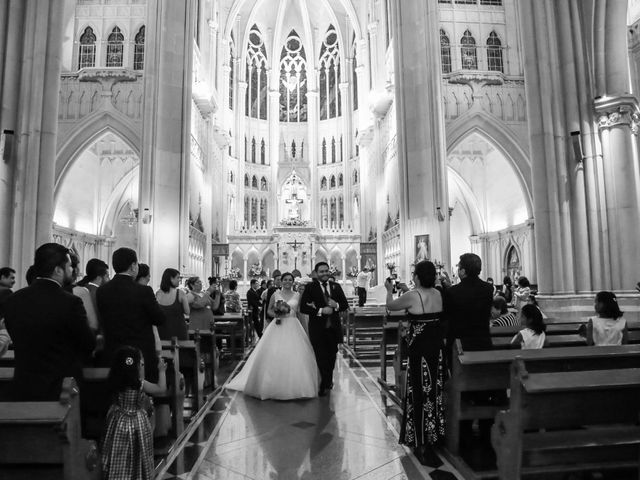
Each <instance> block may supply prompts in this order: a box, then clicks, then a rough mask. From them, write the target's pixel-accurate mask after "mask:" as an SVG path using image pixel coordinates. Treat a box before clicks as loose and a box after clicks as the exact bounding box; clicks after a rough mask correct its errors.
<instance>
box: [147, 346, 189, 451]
mask: <svg viewBox="0 0 640 480" xmlns="http://www.w3.org/2000/svg"><path fill="white" fill-rule="evenodd" d="M161 356H162V358H163V359H164V361H165V362H167V372H166V375H167V394H166V395H160V396H154V397H153V401H154V403H156V404H160V405H169V408H170V409H171V428H172V430H173V434H174V436H175V437H176V438H178V437H179V436H180V435H181V434H182V432H183V431H184V412H183V407H184V376H183V375H182V374H181V373H180V351H179V349H178V348H177V346H175V345H171V347H170V349H169V350H162V353H161Z"/></svg>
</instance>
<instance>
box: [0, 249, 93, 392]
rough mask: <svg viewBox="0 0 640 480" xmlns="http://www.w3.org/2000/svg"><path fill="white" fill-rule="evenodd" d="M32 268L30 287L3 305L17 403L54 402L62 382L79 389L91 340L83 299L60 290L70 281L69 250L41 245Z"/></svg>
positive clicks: (90, 350) (14, 295)
mask: <svg viewBox="0 0 640 480" xmlns="http://www.w3.org/2000/svg"><path fill="white" fill-rule="evenodd" d="M34 268H35V271H36V275H37V278H36V280H35V281H34V282H33V284H32V285H30V286H28V287H26V288H23V289H22V290H19V291H17V292H16V293H14V294H13V295H11V296H10V297H9V298H8V299H7V301H6V302H5V321H6V325H7V329H8V331H9V335H11V339H12V340H13V345H14V350H15V370H14V376H13V391H12V393H13V396H14V398H15V400H17V401H27V400H28V401H49V400H58V398H59V397H60V391H61V390H62V380H63V379H64V377H74V378H75V379H76V381H77V382H78V383H79V384H80V385H82V366H83V363H84V362H85V361H86V360H87V359H88V358H89V357H90V355H91V352H92V351H93V349H94V348H95V337H94V335H93V333H92V332H91V330H90V329H89V325H88V324H87V313H86V312H85V309H84V306H83V305H82V300H80V299H79V298H78V297H76V296H75V295H72V294H71V293H69V292H66V291H65V290H63V288H62V287H63V286H64V285H67V284H69V283H70V282H71V278H72V271H71V258H70V256H69V249H68V248H66V247H64V246H62V245H59V244H57V243H45V244H44V245H42V246H40V247H39V248H38V249H37V250H36V253H35V259H34ZM81 388H82V387H81Z"/></svg>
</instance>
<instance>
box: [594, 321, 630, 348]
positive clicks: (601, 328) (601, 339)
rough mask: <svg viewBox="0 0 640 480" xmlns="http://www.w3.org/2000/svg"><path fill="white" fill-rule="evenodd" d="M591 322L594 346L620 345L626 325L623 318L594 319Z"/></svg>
mask: <svg viewBox="0 0 640 480" xmlns="http://www.w3.org/2000/svg"><path fill="white" fill-rule="evenodd" d="M591 322H592V323H593V344H594V345H597V346H603V345H622V334H623V332H624V328H625V327H626V325H627V321H626V320H625V319H624V318H622V317H620V318H600V317H594V318H592V319H591Z"/></svg>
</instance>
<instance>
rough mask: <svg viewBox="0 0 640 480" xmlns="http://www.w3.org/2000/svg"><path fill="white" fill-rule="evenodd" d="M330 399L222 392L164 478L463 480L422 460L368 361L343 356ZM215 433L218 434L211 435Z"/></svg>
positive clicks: (199, 479) (205, 479)
mask: <svg viewBox="0 0 640 480" xmlns="http://www.w3.org/2000/svg"><path fill="white" fill-rule="evenodd" d="M334 384H335V387H334V389H333V390H332V392H331V393H330V394H329V395H328V396H326V397H322V398H316V399H311V400H301V401H288V402H281V401H269V400H267V401H260V400H257V399H254V398H252V397H249V396H245V395H243V394H242V393H237V392H231V391H228V392H227V391H224V390H223V391H222V392H220V394H219V396H218V397H217V398H216V399H215V400H214V401H213V402H212V403H211V406H210V410H209V411H208V412H206V414H205V415H204V416H201V417H200V418H199V419H198V421H199V422H200V424H199V425H198V428H197V429H195V432H196V433H195V434H194V435H193V436H192V437H191V438H190V439H189V442H188V443H187V444H186V446H185V448H184V452H183V454H181V455H180V458H178V459H177V466H174V467H173V468H172V469H169V470H168V471H167V472H166V473H165V474H164V475H162V477H161V478H164V479H175V478H179V479H195V480H210V479H211V480H213V479H216V480H241V479H256V480H262V479H265V480H267V479H268V480H271V479H274V480H289V479H303V480H325V479H326V480H352V479H353V480H355V479H363V480H365V479H367V480H387V479H429V478H433V479H437V480H447V479H451V480H453V479H455V478H462V477H461V476H459V475H458V474H456V473H455V472H454V470H453V468H452V467H451V466H450V465H449V464H447V463H446V461H445V464H444V465H443V466H442V467H440V468H439V469H437V470H434V469H432V468H428V467H424V466H422V465H420V464H419V463H418V462H417V460H416V459H415V457H413V455H411V454H410V453H409V450H407V449H406V448H405V447H403V446H401V445H399V444H398V442H397V438H398V432H397V412H396V415H389V413H390V412H389V411H388V410H389V407H388V404H387V400H386V399H385V398H384V394H383V393H382V392H380V390H379V389H377V388H376V387H375V385H374V384H372V382H371V378H370V376H369V375H368V373H367V372H366V371H364V369H363V368H362V367H359V366H358V365H355V364H353V363H351V364H350V362H349V361H348V359H346V358H344V357H342V355H339V357H338V362H337V366H336V372H335V374H334ZM209 432H210V433H209Z"/></svg>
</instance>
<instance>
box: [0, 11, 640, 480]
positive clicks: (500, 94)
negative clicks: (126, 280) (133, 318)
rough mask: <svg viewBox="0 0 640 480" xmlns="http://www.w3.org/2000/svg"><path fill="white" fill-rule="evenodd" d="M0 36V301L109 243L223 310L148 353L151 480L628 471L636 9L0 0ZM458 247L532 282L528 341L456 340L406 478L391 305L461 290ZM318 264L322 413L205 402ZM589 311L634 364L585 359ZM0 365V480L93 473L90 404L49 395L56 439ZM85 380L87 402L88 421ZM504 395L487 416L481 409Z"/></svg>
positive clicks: (639, 313)
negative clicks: (412, 292) (616, 331)
mask: <svg viewBox="0 0 640 480" xmlns="http://www.w3.org/2000/svg"><path fill="white" fill-rule="evenodd" d="M0 29H1V30H0V31H1V32H2V34H1V35H0V53H1V57H0V58H1V60H2V61H1V62H0V78H1V83H0V97H1V102H2V104H1V111H0V156H1V157H2V161H0V212H1V213H0V222H1V223H0V259H1V261H0V267H10V268H11V269H12V270H13V271H14V273H15V285H13V284H11V287H12V290H13V292H16V291H18V290H19V289H22V288H24V287H27V279H26V277H25V274H26V272H27V270H28V269H29V267H30V266H31V265H32V264H33V263H34V252H35V251H36V249H37V248H38V247H39V246H40V245H43V244H46V243H49V242H54V243H57V244H61V245H63V246H65V247H66V248H68V249H69V251H70V252H71V253H73V254H74V255H75V256H76V257H77V263H78V272H77V273H78V278H82V277H83V276H84V275H85V274H86V273H87V272H86V271H85V266H86V265H87V262H88V261H89V260H90V259H92V258H97V259H101V260H102V261H104V262H106V263H107V264H109V268H110V274H111V276H112V277H113V275H114V273H115V272H114V270H113V268H112V256H113V254H114V252H115V251H117V250H118V249H121V248H123V247H125V248H130V249H133V250H135V252H137V259H138V261H139V262H140V263H141V264H142V263H144V264H147V265H148V266H149V268H150V275H151V280H150V283H149V286H150V287H152V288H153V290H154V292H155V291H156V290H157V289H158V288H159V287H160V286H161V277H162V278H164V277H163V276H162V275H161V272H163V271H164V270H165V269H167V268H173V269H176V270H177V271H179V277H180V283H181V286H180V287H178V288H182V287H183V286H184V282H185V281H186V280H187V279H189V278H193V277H198V278H199V279H202V281H205V280H206V279H207V278H210V277H211V278H212V279H213V280H214V282H215V283H216V284H218V285H220V288H222V289H223V290H226V289H228V288H229V286H230V284H235V285H237V292H239V295H240V298H241V299H242V310H241V311H239V312H237V313H230V312H227V313H226V314H224V315H222V314H220V315H218V314H216V313H214V315H212V320H211V323H210V324H209V323H206V324H204V323H203V324H202V325H200V326H197V327H196V326H194V324H193V322H192V324H191V325H190V326H189V328H190V330H189V334H190V337H189V340H184V342H187V343H188V344H187V343H185V344H184V345H182V344H178V343H175V342H171V341H168V342H166V344H163V346H162V355H161V357H163V358H164V359H165V362H166V365H167V384H168V387H167V391H170V393H168V394H167V395H165V396H164V397H162V399H160V398H158V399H157V400H156V415H157V416H158V417H159V416H160V415H161V413H160V412H161V411H162V412H164V413H165V414H166V415H167V416H168V417H169V418H168V419H166V420H167V421H166V423H167V424H168V425H169V428H168V429H165V430H166V431H165V432H163V431H162V428H159V427H158V425H159V423H158V422H159V421H158V418H156V427H155V428H156V431H155V432H154V439H153V450H154V457H153V459H154V470H153V478H155V479H158V480H165V479H167V480H168V479H182V480H185V479H200V480H205V479H207V480H208V479H234V480H235V479H265V480H266V479H283V480H284V479H304V480H312V479H318V480H320V479H323V480H324V479H327V480H328V479H344V480H350V479H353V480H355V479H362V480H368V479H370V480H376V479H389V480H390V479H430V478H431V479H434V480H446V479H485V478H486V479H489V478H495V479H498V478H499V479H501V480H504V479H509V480H511V479H519V478H524V477H526V478H533V479H552V480H555V479H558V480H564V479H596V478H598V479H606V480H608V479H627V478H637V472H638V468H640V467H639V463H638V458H640V457H639V456H638V448H640V430H639V429H638V426H637V420H638V418H639V417H638V414H640V407H638V405H640V403H639V400H640V370H635V368H634V367H636V366H637V361H636V360H637V359H638V358H640V348H639V347H640V345H638V344H640V293H639V292H640V273H639V272H637V271H636V267H637V266H638V265H639V264H640V152H639V146H640V144H639V143H638V128H639V126H640V93H639V92H640V0H5V1H4V2H2V3H1V4H0ZM85 188H86V190H85ZM466 253H473V254H475V255H477V256H479V257H480V259H481V261H482V269H481V273H480V278H481V279H482V280H487V279H492V283H493V284H494V285H495V286H494V294H495V295H498V293H496V292H501V291H502V290H503V289H504V288H506V284H507V283H509V284H510V283H513V285H514V286H515V287H517V286H518V282H519V280H520V279H524V280H525V281H526V283H527V285H529V287H528V288H529V291H530V292H531V299H532V302H533V303H534V304H535V305H536V306H537V308H538V309H539V311H540V312H541V313H542V316H543V317H544V319H545V323H546V343H545V348H543V349H541V350H540V351H538V352H535V355H530V356H529V355H528V353H530V352H527V354H526V355H524V352H525V351H524V350H522V351H521V350H518V349H514V348H509V347H510V345H511V342H510V340H511V337H513V335H514V334H517V333H518V331H519V327H518V328H515V326H512V325H509V326H497V327H492V330H491V331H492V333H491V335H492V338H493V340H494V343H493V347H494V349H493V350H489V351H483V352H474V351H466V350H464V351H463V349H462V346H460V345H457V344H456V345H453V346H451V345H449V346H448V347H449V348H453V358H452V359H449V364H448V365H446V370H447V375H446V376H447V379H446V380H445V383H444V387H443V388H444V389H445V405H444V411H445V419H446V427H444V428H446V433H445V434H444V436H443V440H442V442H441V443H438V445H437V447H436V449H435V452H436V458H435V459H431V460H432V461H430V462H423V461H422V459H421V458H418V457H417V456H416V455H415V453H414V452H413V451H412V449H411V448H410V446H407V445H404V444H400V443H399V442H398V436H399V435H400V431H401V429H403V428H404V427H403V426H404V423H403V411H404V409H405V408H406V402H407V399H406V394H405V388H406V385H407V382H408V381H409V380H408V376H407V371H406V370H407V369H408V367H407V363H408V361H407V355H408V354H407V348H409V347H408V346H407V345H408V344H407V340H406V338H405V335H406V332H404V331H403V327H402V325H403V319H404V317H403V316H402V313H403V312H400V313H399V314H396V313H392V312H390V311H389V310H387V309H386V308H385V305H386V304H388V303H389V300H388V297H387V291H386V290H385V286H386V284H387V283H388V282H387V281H388V279H390V278H392V279H394V281H395V282H397V283H398V284H402V285H405V284H410V283H413V280H412V278H414V273H415V272H414V269H415V266H416V265H417V264H418V263H419V262H420V261H423V260H428V261H430V262H432V263H433V265H434V266H435V269H436V272H437V276H438V278H441V277H442V276H444V277H446V279H447V282H450V283H451V284H453V285H455V284H458V283H461V281H462V280H463V277H461V276H460V275H459V273H458V272H459V268H460V262H459V259H460V257H461V255H463V254H466ZM319 262H320V263H322V262H326V264H327V265H328V266H329V269H330V273H331V276H332V279H333V280H332V281H333V282H334V283H335V284H337V285H340V286H341V288H342V289H343V290H344V293H345V295H346V297H347V299H348V301H349V305H350V307H349V310H348V311H344V312H342V320H341V321H342V326H343V329H344V337H343V338H341V340H340V341H341V342H342V343H341V345H340V347H339V351H338V358H337V360H336V366H335V373H334V377H333V378H334V380H333V382H334V383H335V387H334V388H333V389H332V391H331V393H330V395H328V396H327V397H319V398H314V399H310V400H304V401H288V402H284V401H274V400H264V401H262V400H259V399H256V398H253V397H251V396H248V395H243V393H242V392H236V391H230V390H227V389H225V385H226V383H227V382H228V381H229V380H230V379H231V378H233V376H234V375H236V374H237V373H238V372H239V371H240V370H241V369H242V367H243V365H244V364H245V362H246V361H247V358H248V356H250V354H251V352H252V350H254V349H255V348H257V345H259V344H260V341H261V340H260V339H259V337H258V335H257V334H256V333H255V332H254V330H253V327H252V324H251V318H253V317H252V316H251V315H252V313H251V311H250V310H251V307H250V305H247V301H246V300H245V299H246V298H247V292H249V291H250V290H251V289H252V288H253V286H252V283H251V282H252V280H253V279H257V280H258V282H261V281H265V280H269V279H271V278H273V277H274V276H275V275H277V274H282V273H284V272H290V273H292V274H293V277H294V279H295V281H296V285H297V284H298V282H300V283H302V284H305V283H307V282H308V283H311V282H313V280H312V277H313V272H314V269H315V266H316V264H318V263H319ZM362 272H368V277H367V279H366V282H367V283H366V287H361V285H360V283H359V282H360V280H359V279H360V276H359V275H360V274H361V273H362ZM2 275H4V274H3V273H2V271H0V276H2ZM525 277H526V278H525ZM218 282H219V283H218ZM308 283H307V285H308ZM205 286H206V281H205ZM410 286H411V285H410ZM515 287H514V288H515ZM307 288H308V287H307ZM360 288H364V289H365V291H367V293H368V297H367V298H368V299H367V301H366V303H361V304H358V302H359V299H358V291H359V289H360ZM232 290H235V288H232ZM186 291H188V290H186ZM601 291H610V292H614V293H615V295H614V298H615V299H616V300H615V301H616V303H617V304H619V306H620V309H621V310H622V311H623V312H624V319H625V321H626V327H625V337H624V340H623V342H622V343H626V344H627V345H621V346H618V347H612V346H608V347H596V346H593V345H594V344H593V342H592V341H590V338H591V333H590V332H591V330H590V329H591V326H590V325H591V323H590V320H589V318H590V317H593V316H594V299H595V298H596V294H597V293H598V292H601ZM394 293H395V292H394ZM389 295H391V293H390V294H389ZM495 295H494V296H495ZM178 297H179V296H178V293H176V302H178ZM394 298H395V297H394ZM385 299H387V300H385ZM421 299H422V297H421ZM445 303H446V302H445ZM507 303H509V305H508V308H509V311H512V312H515V313H518V314H519V313H520V312H521V308H522V306H521V305H520V306H518V305H517V303H516V304H514V305H513V308H512V305H511V303H510V302H507ZM596 304H597V302H596ZM262 308H264V309H265V310H266V309H267V305H266V304H264V305H263V307H262ZM506 308H507V307H505V309H506ZM407 311H408V310H407ZM423 312H424V304H423ZM318 315H320V313H319V314H318ZM486 320H487V323H488V322H489V319H488V318H487V319H486ZM0 327H2V325H1V324H0ZM412 328H413V327H412ZM493 328H495V329H496V330H493ZM627 330H628V332H627ZM634 330H635V331H634ZM1 331H2V329H1V328H0V332H1ZM9 333H11V332H9ZM260 335H261V333H260ZM591 340H592V339H591ZM180 342H182V340H180ZM189 342H190V343H189ZM403 345H404V346H403ZM0 352H1V353H4V352H2V349H1V348H0ZM541 353H544V354H545V355H546V356H543V355H541ZM521 354H522V355H521ZM13 355H14V354H13V351H12V347H11V346H9V348H8V350H7V352H6V353H4V355H0V478H7V479H22V478H47V479H48V478H51V479H53V478H56V479H63V478H64V479H65V480H71V479H73V480H76V479H84V478H91V479H98V478H101V468H100V465H99V464H100V448H101V443H100V433H95V432H96V431H97V430H95V428H94V429H93V430H91V429H90V428H89V427H88V424H89V423H90V422H89V421H85V419H84V418H82V420H81V418H80V417H84V415H85V414H86V413H87V412H86V408H87V407H86V406H85V405H87V404H88V403H90V402H89V401H87V400H85V402H84V404H78V403H77V402H75V401H74V400H73V399H74V398H76V397H74V395H73V394H70V393H69V391H67V390H66V388H67V387H68V385H66V384H64V385H63V396H64V394H65V393H64V392H67V394H68V395H70V396H69V398H71V400H68V399H67V400H65V402H66V403H65V402H62V397H61V400H60V402H58V403H63V406H65V412H67V411H70V412H72V414H69V413H65V415H66V416H65V417H64V422H62V423H61V424H62V425H64V426H65V428H66V429H67V430H66V431H63V432H62V433H56V435H52V434H51V428H52V426H54V427H55V428H58V429H60V428H62V427H60V426H59V425H56V424H55V422H54V421H53V420H51V419H49V423H47V422H44V421H43V420H42V419H40V420H38V418H39V417H38V416H37V415H35V413H34V412H36V413H37V412H38V411H39V413H40V415H41V416H43V415H44V416H46V415H47V413H46V412H47V411H48V410H47V409H46V408H45V407H42V408H43V409H44V412H43V411H42V410H39V409H38V407H37V405H36V406H34V405H35V404H30V405H28V404H27V403H24V402H23V403H24V405H26V406H25V407H24V408H25V409H27V411H26V413H24V412H23V410H22V409H21V408H22V407H21V406H20V405H21V404H20V402H9V401H7V399H9V398H10V394H7V392H9V391H10V389H11V379H12V377H13V367H14V363H13V362H14V356H13ZM16 358H17V357H16ZM147 362H148V360H147ZM538 363H539V365H538ZM93 370H95V371H98V370H100V369H99V368H95V369H85V380H86V381H87V382H88V385H87V387H88V388H85V386H82V387H81V388H80V400H79V401H80V402H82V398H83V395H87V396H88V397H92V398H94V399H95V400H96V402H98V403H99V401H100V398H101V395H102V394H101V393H100V392H102V390H100V389H101V388H103V387H102V383H101V382H102V381H103V380H104V379H105V377H104V375H106V373H104V372H102V373H100V372H97V373H96V372H93ZM571 373H573V374H574V375H573V376H572V375H571ZM94 374H95V375H96V377H92V375H94ZM100 375H103V376H100ZM563 375H564V376H563ZM580 375H582V376H580ZM100 379H102V380H100ZM185 381H186V386H185ZM536 382H537V383H536ZM554 382H555V383H554ZM605 384H606V385H605ZM329 388H330V387H329ZM71 390H73V388H72V389H71ZM501 390H502V391H504V392H507V391H509V398H508V399H507V398H506V397H505V398H504V399H502V400H504V401H506V406H505V404H504V403H499V402H498V403H491V402H494V400H495V396H491V395H489V396H488V397H487V398H490V402H489V403H488V404H485V403H482V402H481V401H480V402H477V401H476V399H477V398H480V397H481V395H480V396H479V394H481V393H483V392H484V393H488V394H490V393H491V392H495V391H501ZM77 392H78V390H77V389H76V390H75V394H76V396H77ZM85 392H87V393H85ZM550 392H551V393H550ZM498 397H499V396H498ZM85 398H86V397H85ZM5 401H6V403H4V402H5ZM74 402H75V403H74ZM519 402H520V403H519ZM612 402H617V403H616V404H615V405H613V404H612ZM48 403H51V402H48ZM53 403H54V405H53V406H52V407H51V412H49V414H50V415H52V416H55V412H54V409H53V407H60V405H59V404H58V403H56V402H53ZM102 403H104V399H102ZM162 404H166V405H162ZM3 405H4V406H5V408H3ZM78 405H82V408H80V407H78ZM627 405H629V406H628V407H627ZM162 406H164V407H165V408H161V407H162ZM27 407H28V408H27ZM29 408H30V409H31V410H29ZM47 408H48V407H47ZM67 408H68V410H67ZM434 408H435V407H434ZM618 408H619V409H621V410H625V411H624V412H622V411H621V412H617V411H616V412H613V411H614V410H617V409H618ZM74 409H75V410H74ZM563 409H566V410H567V412H568V413H567V412H565V413H562V412H564V410H563ZM600 410H605V412H602V413H598V412H599V411H600ZM609 410H612V411H611V412H610V411H609ZM405 413H406V412H405ZM21 415H22V417H21V419H20V420H19V421H18V420H16V417H20V416H21ZM70 415H71V416H70ZM73 415H75V416H73ZM592 416H593V418H591V417H592ZM634 416H635V420H634V419H633V417H634ZM36 417H38V418H36ZM560 417H562V418H563V419H564V420H563V421H561V420H560ZM100 418H102V417H100ZM629 418H631V420H629ZM93 420H95V421H98V420H96V419H95V418H94V419H93ZM102 420H104V418H102ZM487 420H488V421H489V423H490V424H491V423H493V425H494V426H493V429H492V431H491V432H490V433H487V432H488V431H486V430H485V431H482V425H483V422H486V421H487ZM592 420H593V421H592ZM38 422H40V423H38ZM501 422H502V423H501ZM589 422H591V423H589ZM160 423H161V422H160ZM45 424H46V425H45ZM43 425H44V426H43ZM69 425H72V426H71V427H69ZM584 425H589V427H584ZM592 425H596V427H594V428H592ZM465 426H469V427H470V428H469V429H465V428H464V427H465ZM69 428H75V430H74V431H72V432H71V433H70V431H69ZM90 430H91V432H92V433H91V434H88V433H87V432H89V431H90ZM514 430H515V433H514ZM505 431H506V432H507V433H504V432H505ZM532 431H535V432H536V433H535V435H534V434H533V433H531V432H532ZM577 431H579V432H580V433H581V436H579V435H578V434H577V433H576V432H577ZM567 432H568V433H567ZM484 434H486V435H484ZM501 435H502V436H501ZM572 435H573V436H575V437H576V438H575V439H573V437H572ZM578 437H579V438H578ZM523 438H524V440H523ZM21 442H24V443H21ZM572 442H574V443H572ZM30 445H33V446H35V447H34V448H31V447H30ZM3 450H5V453H4V454H3V453H2V451H3ZM53 451H55V452H57V453H55V454H54V453H50V452H53ZM45 452H47V453H46V454H45ZM39 457H42V458H39ZM58 457H59V459H60V460H59V461H58V460H56V459H58ZM52 459H53V460H52ZM574 471H575V472H574ZM571 472H574V473H571ZM102 478H121V477H108V476H103V477H102ZM122 478H124V477H122ZM132 478H147V477H144V476H140V477H138V476H135V477H132ZM149 478H151V477H149Z"/></svg>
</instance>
